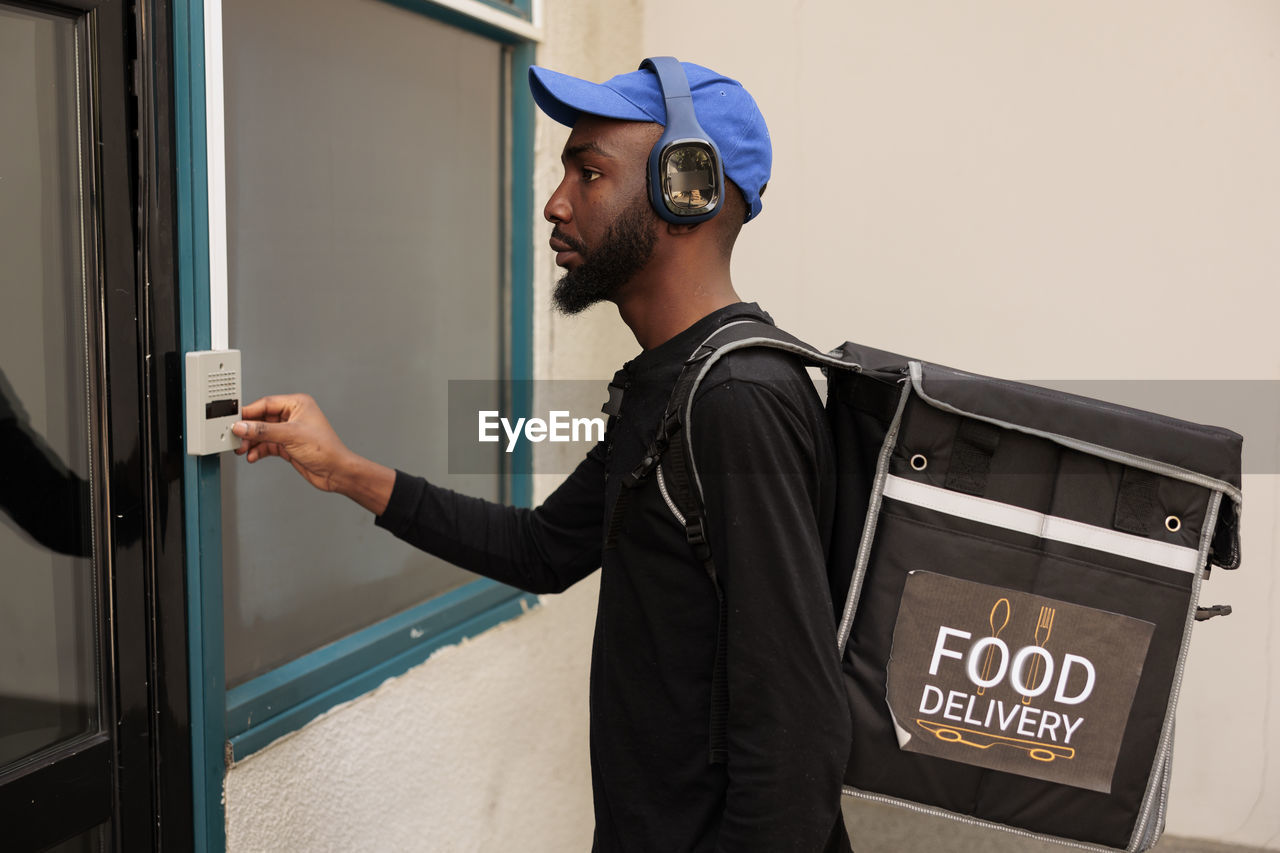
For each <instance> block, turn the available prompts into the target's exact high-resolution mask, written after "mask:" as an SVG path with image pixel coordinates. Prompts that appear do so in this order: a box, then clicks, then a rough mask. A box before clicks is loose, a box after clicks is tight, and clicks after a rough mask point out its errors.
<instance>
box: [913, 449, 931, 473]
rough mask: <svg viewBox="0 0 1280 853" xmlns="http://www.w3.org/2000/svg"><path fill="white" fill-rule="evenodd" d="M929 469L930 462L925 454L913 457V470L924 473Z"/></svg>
mask: <svg viewBox="0 0 1280 853" xmlns="http://www.w3.org/2000/svg"><path fill="white" fill-rule="evenodd" d="M927 467H929V460H928V459H926V458H924V454H923V453H917V454H916V455H915V456H912V457H911V468H912V470H915V471H923V470H924V469H925V468H927Z"/></svg>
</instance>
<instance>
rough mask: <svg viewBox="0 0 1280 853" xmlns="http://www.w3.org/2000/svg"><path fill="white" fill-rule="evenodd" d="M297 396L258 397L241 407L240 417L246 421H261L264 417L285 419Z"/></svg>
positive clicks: (275, 395)
mask: <svg viewBox="0 0 1280 853" xmlns="http://www.w3.org/2000/svg"><path fill="white" fill-rule="evenodd" d="M299 396H300V395H298V394H273V395H271V396H268V397H259V398H258V399H257V400H254V401H253V402H252V403H250V404H249V405H247V406H243V407H241V409H240V418H241V419H242V420H246V421H261V420H265V419H266V418H277V419H280V420H287V418H286V417H285V415H286V414H287V413H288V412H290V411H291V410H292V409H293V408H294V407H295V406H296V405H297V401H298V397H299Z"/></svg>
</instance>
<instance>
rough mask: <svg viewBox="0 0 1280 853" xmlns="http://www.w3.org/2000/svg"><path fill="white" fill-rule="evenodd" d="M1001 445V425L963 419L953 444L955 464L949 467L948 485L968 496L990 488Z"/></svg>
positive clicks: (952, 457) (952, 460)
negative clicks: (994, 463)
mask: <svg viewBox="0 0 1280 853" xmlns="http://www.w3.org/2000/svg"><path fill="white" fill-rule="evenodd" d="M999 444H1000V428H999V427H996V426H992V425H991V424H987V423H983V422H982V421H975V420H971V419H969V418H962V419H961V420H960V425H959V426H958V427H957V428H956V437H955V441H954V443H953V444H952V446H951V464H950V466H949V467H948V468H947V479H946V483H945V485H946V487H947V488H948V489H952V490H953V491H957V492H964V493H965V494H967V495H977V496H979V497H981V496H982V494H983V492H985V491H986V490H987V475H988V474H990V472H991V457H992V456H994V455H995V452H996V447H998V446H999Z"/></svg>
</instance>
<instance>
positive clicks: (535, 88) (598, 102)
mask: <svg viewBox="0 0 1280 853" xmlns="http://www.w3.org/2000/svg"><path fill="white" fill-rule="evenodd" d="M529 90H530V91H531V92H532V93H533V100H534V102H535V103H536V104H537V105H538V107H539V109H541V110H542V111H543V112H544V113H546V114H547V115H548V116H550V117H551V118H552V119H554V120H555V121H558V122H560V123H561V124H563V125H568V126H569V127H573V125H574V123H575V122H577V120H578V118H579V116H581V115H582V114H583V113H586V114H588V115H593V116H602V117H604V118H614V119H621V120H623V121H656V122H658V123H659V124H661V123H662V120H661V119H658V118H654V117H653V116H651V115H649V114H648V113H647V112H645V111H644V110H642V109H640V107H637V106H636V105H635V104H633V103H631V102H630V101H628V100H627V99H626V98H624V97H622V95H619V94H618V93H617V92H615V91H614V90H612V89H610V88H608V87H607V86H602V85H600V84H599V83H592V82H590V81H589V80H580V79H578V78H577V77H571V76H569V75H568V74H561V73H560V72H559V71H552V70H551V69H550V68H543V67H541V66H538V65H533V66H530V68H529Z"/></svg>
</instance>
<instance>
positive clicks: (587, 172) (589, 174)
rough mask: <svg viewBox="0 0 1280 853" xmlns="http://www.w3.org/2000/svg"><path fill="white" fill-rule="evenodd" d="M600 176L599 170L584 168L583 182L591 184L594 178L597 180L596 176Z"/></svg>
mask: <svg viewBox="0 0 1280 853" xmlns="http://www.w3.org/2000/svg"><path fill="white" fill-rule="evenodd" d="M598 177H600V173H599V172H596V171H593V170H591V169H583V170H582V182H583V183H584V184H589V183H591V182H592V181H594V180H595V179H596V178H598Z"/></svg>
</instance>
